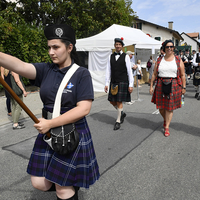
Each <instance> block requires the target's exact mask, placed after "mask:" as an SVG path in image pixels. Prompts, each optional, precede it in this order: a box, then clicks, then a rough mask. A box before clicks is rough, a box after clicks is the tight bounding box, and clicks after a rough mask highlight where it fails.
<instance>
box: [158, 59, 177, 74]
mask: <svg viewBox="0 0 200 200" xmlns="http://www.w3.org/2000/svg"><path fill="white" fill-rule="evenodd" d="M177 69H178V68H177V64H176V60H175V57H174V59H173V60H172V61H166V60H165V58H164V57H163V58H162V60H161V62H160V65H159V67H158V76H159V77H169V78H176V77H177Z"/></svg>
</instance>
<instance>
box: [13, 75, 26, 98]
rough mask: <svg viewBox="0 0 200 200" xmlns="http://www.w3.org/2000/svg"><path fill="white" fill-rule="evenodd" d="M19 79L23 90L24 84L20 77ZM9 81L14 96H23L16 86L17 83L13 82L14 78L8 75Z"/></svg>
mask: <svg viewBox="0 0 200 200" xmlns="http://www.w3.org/2000/svg"><path fill="white" fill-rule="evenodd" d="M19 78H20V81H21V83H22V85H23V87H24V88H25V85H24V82H23V81H22V78H21V76H19ZM10 81H11V85H12V89H13V91H14V92H15V94H16V95H17V96H20V95H22V94H23V91H22V90H21V88H20V87H19V86H18V85H17V83H16V82H15V79H14V77H13V76H12V75H10Z"/></svg>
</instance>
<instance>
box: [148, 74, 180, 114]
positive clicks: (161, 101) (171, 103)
mask: <svg viewBox="0 0 200 200" xmlns="http://www.w3.org/2000/svg"><path fill="white" fill-rule="evenodd" d="M163 81H165V82H170V81H171V79H170V78H169V79H163ZM151 102H152V103H154V104H156V108H157V109H164V110H169V111H173V110H175V109H177V108H180V107H181V86H180V85H179V84H178V82H177V79H176V78H175V79H172V92H171V93H170V98H169V99H168V98H167V96H164V95H163V93H162V80H161V79H160V78H158V81H157V85H156V88H155V91H154V94H153V97H152V100H151Z"/></svg>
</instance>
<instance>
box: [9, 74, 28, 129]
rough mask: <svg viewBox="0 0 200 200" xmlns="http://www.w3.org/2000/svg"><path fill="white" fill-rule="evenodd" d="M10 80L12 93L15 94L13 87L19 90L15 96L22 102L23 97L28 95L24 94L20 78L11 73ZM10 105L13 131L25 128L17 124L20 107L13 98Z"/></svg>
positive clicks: (23, 86)
mask: <svg viewBox="0 0 200 200" xmlns="http://www.w3.org/2000/svg"><path fill="white" fill-rule="evenodd" d="M10 78H11V86H12V89H13V91H14V92H15V93H16V91H15V87H18V88H20V89H21V90H20V91H21V93H20V94H17V95H18V97H19V98H20V99H21V101H23V96H24V97H27V95H28V93H27V92H26V89H25V85H24V83H23V81H22V79H21V77H20V76H19V74H17V73H15V72H13V71H12V72H11V76H10ZM11 105H12V119H13V130H17V129H23V128H25V126H24V124H23V123H20V122H19V117H20V115H21V112H22V108H21V106H20V105H19V104H18V103H17V101H15V99H14V98H11Z"/></svg>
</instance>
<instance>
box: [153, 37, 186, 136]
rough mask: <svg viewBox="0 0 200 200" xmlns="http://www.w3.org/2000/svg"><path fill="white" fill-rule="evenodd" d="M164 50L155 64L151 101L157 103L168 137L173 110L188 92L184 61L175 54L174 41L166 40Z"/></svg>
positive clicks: (179, 104) (179, 105) (165, 133)
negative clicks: (163, 53)
mask: <svg viewBox="0 0 200 200" xmlns="http://www.w3.org/2000/svg"><path fill="white" fill-rule="evenodd" d="M163 51H164V52H165V56H164V57H161V58H158V60H157V62H156V64H155V68H154V73H153V75H152V79H151V85H150V94H153V97H152V100H151V102H152V103H154V104H156V107H157V109H159V111H160V114H161V116H162V117H163V120H164V123H163V127H164V135H165V136H166V137H167V136H169V135H170V133H169V125H170V122H171V120H172V116H173V110H175V109H177V108H180V107H181V96H182V94H183V95H184V94H185V92H186V86H185V85H186V82H185V68H184V64H183V61H182V60H181V59H180V57H179V56H175V55H174V42H173V41H172V40H166V41H165V42H164V43H163ZM155 79H157V83H156V86H155V90H154V89H153V82H154V80H155ZM165 85H168V89H170V90H171V91H169V90H168V91H166V87H165ZM169 86H170V87H169ZM167 92H168V94H167Z"/></svg>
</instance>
